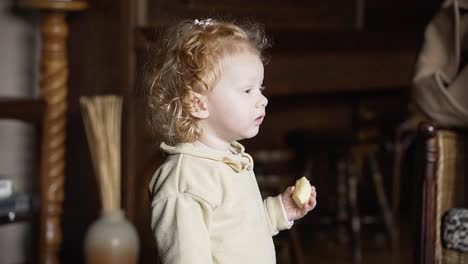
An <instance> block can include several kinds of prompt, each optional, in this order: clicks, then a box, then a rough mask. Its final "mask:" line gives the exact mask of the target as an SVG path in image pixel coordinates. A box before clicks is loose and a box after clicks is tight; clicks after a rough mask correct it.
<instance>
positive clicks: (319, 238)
mask: <svg viewBox="0 0 468 264" xmlns="http://www.w3.org/2000/svg"><path fill="white" fill-rule="evenodd" d="M296 228H299V231H300V232H299V233H300V237H301V245H302V248H303V254H304V260H305V264H309V263H310V264H330V263H334V264H341V263H343V264H344V263H346V264H351V263H352V257H351V256H352V255H351V246H350V243H349V241H346V236H344V237H343V236H342V239H341V241H339V240H340V239H338V238H337V233H336V232H334V231H333V230H328V231H317V230H315V231H314V230H307V229H306V228H303V227H302V228H301V226H300V225H298V226H297V227H296ZM332 229H333V228H332ZM410 230H411V229H410V228H409V227H408V226H403V227H401V228H400V231H399V239H398V243H397V248H396V249H392V247H391V246H390V244H389V243H388V240H387V239H386V237H385V235H384V233H382V232H380V231H379V230H373V231H371V230H365V228H364V230H363V238H362V262H361V264H390V263H392V264H396V263H397V264H406V263H408V264H411V263H413V256H412V254H413V243H412V239H411V238H412V233H411V231H410ZM277 253H279V254H281V252H277ZM288 262H289V263H295V261H294V260H291V261H282V260H281V257H280V256H279V257H278V264H287V263H288Z"/></svg>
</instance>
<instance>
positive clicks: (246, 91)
mask: <svg viewBox="0 0 468 264" xmlns="http://www.w3.org/2000/svg"><path fill="white" fill-rule="evenodd" d="M251 92H252V89H246V90H244V93H246V94H250V93H251Z"/></svg>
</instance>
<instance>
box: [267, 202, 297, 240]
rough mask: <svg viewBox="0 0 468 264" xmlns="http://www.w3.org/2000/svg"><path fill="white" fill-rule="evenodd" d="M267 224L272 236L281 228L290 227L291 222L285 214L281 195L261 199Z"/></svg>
mask: <svg viewBox="0 0 468 264" xmlns="http://www.w3.org/2000/svg"><path fill="white" fill-rule="evenodd" d="M263 207H264V208H265V213H266V217H267V220H268V224H269V225H270V231H271V235H272V236H274V235H276V234H278V233H279V231H281V230H285V229H289V228H291V226H292V224H293V222H292V221H289V220H288V219H287V217H286V216H285V212H284V208H283V202H282V201H281V195H278V196H275V197H268V198H266V199H265V200H264V201H263Z"/></svg>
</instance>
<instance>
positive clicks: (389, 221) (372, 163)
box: [367, 152, 398, 249]
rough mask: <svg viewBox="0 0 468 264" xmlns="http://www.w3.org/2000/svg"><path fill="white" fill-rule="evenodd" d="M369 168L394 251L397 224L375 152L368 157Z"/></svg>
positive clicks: (396, 240) (396, 241) (395, 247)
mask: <svg viewBox="0 0 468 264" xmlns="http://www.w3.org/2000/svg"><path fill="white" fill-rule="evenodd" d="M367 159H368V162H369V167H370V170H371V175H372V180H373V185H374V189H375V192H376V195H377V202H378V204H379V208H380V211H381V214H382V218H383V220H384V225H385V228H386V229H387V230H386V231H387V234H388V236H389V238H390V243H391V246H392V248H393V249H397V243H398V239H397V230H396V226H395V222H394V219H393V214H392V211H391V209H390V206H389V205H388V201H387V196H386V195H385V190H384V184H383V177H382V173H381V171H380V168H379V164H378V162H377V157H376V153H375V152H371V153H369V155H368V156H367Z"/></svg>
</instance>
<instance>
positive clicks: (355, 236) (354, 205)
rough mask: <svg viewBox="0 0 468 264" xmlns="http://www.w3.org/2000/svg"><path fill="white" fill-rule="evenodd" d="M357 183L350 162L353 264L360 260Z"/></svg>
mask: <svg viewBox="0 0 468 264" xmlns="http://www.w3.org/2000/svg"><path fill="white" fill-rule="evenodd" d="M357 184H358V178H357V172H356V168H355V167H354V166H353V165H352V163H350V164H348V204H349V216H350V219H349V220H350V221H349V224H350V231H351V248H352V263H353V264H359V263H361V262H362V249H361V220H360V218H359V208H358V199H357V196H358V191H357Z"/></svg>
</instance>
